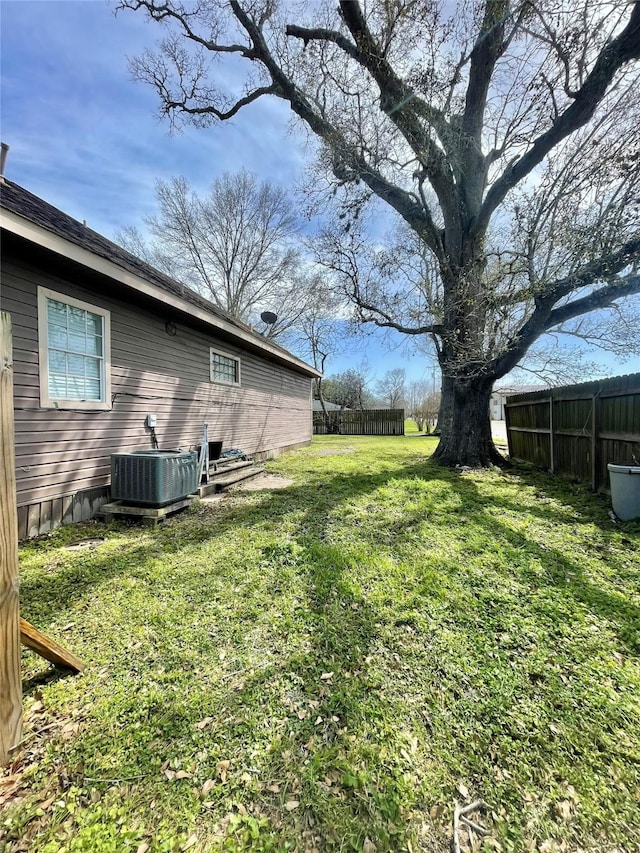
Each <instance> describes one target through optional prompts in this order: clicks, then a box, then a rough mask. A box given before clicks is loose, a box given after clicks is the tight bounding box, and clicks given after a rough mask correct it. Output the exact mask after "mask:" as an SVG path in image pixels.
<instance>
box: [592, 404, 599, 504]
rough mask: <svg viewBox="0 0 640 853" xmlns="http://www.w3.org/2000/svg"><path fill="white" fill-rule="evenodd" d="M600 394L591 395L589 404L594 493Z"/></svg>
mask: <svg viewBox="0 0 640 853" xmlns="http://www.w3.org/2000/svg"><path fill="white" fill-rule="evenodd" d="M600 406H601V403H600V394H599V392H596V393H595V394H594V395H593V400H592V403H591V488H592V489H593V491H594V492H596V491H597V490H598V487H599V485H600V435H599V433H600Z"/></svg>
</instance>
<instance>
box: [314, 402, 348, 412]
mask: <svg viewBox="0 0 640 853" xmlns="http://www.w3.org/2000/svg"><path fill="white" fill-rule="evenodd" d="M324 407H325V409H326V410H327V411H328V412H348V411H350V410H349V409H347V407H346V406H339V405H338V404H337V403H330V402H329V401H328V400H325V401H324ZM313 411H314V412H321V411H322V403H321V402H320V400H314V401H313Z"/></svg>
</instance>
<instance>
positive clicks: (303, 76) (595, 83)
mask: <svg viewBox="0 0 640 853" xmlns="http://www.w3.org/2000/svg"><path fill="white" fill-rule="evenodd" d="M120 6H121V7H127V8H132V9H142V10H144V11H145V12H146V13H148V15H149V16H150V17H151V18H152V19H153V20H155V21H157V22H160V23H162V24H164V25H167V36H166V38H165V39H164V40H163V42H162V43H161V45H160V48H159V52H158V53H156V54H153V53H147V54H145V55H144V56H142V57H141V58H140V59H139V60H138V61H137V62H136V63H135V65H134V72H135V74H136V75H137V77H138V78H139V79H141V80H145V81H147V82H148V83H149V84H151V85H152V86H153V87H154V88H155V90H156V92H157V93H158V95H159V98H160V101H161V109H162V111H163V112H164V113H165V114H166V115H167V116H169V117H170V118H171V120H176V119H178V118H183V119H185V120H187V121H192V122H194V123H195V124H197V125H200V126H206V125H209V124H211V123H213V122H216V121H225V120H227V119H230V118H232V117H233V116H235V115H236V114H237V113H238V112H239V110H241V109H243V108H244V107H246V106H247V105H248V104H250V103H252V102H254V101H256V100H257V99H258V98H262V97H266V96H273V97H276V98H279V99H281V100H283V101H285V102H286V103H287V104H288V105H289V107H290V108H291V110H292V112H293V114H294V115H295V116H297V118H298V119H300V121H301V122H302V123H303V124H304V125H305V126H306V127H307V128H308V130H309V131H310V132H311V134H313V135H315V137H317V138H318V140H319V141H320V143H321V145H320V152H319V163H320V166H321V168H322V169H323V170H324V174H325V175H327V176H328V177H329V179H330V183H331V184H332V185H333V186H332V187H330V189H332V190H336V191H338V192H339V198H340V200H341V203H342V210H341V213H340V215H341V216H342V217H343V218H342V220H341V222H342V225H343V230H342V237H343V238H344V239H345V240H349V239H350V238H351V235H352V234H353V229H354V227H355V226H356V225H357V223H358V222H360V221H361V220H362V213H363V211H365V210H366V208H367V206H370V205H371V204H372V200H374V199H375V200H377V202H378V203H383V204H384V205H386V207H387V209H388V210H391V211H393V212H394V213H395V214H396V215H397V217H398V218H399V220H401V221H403V222H404V223H405V225H406V227H407V228H408V229H409V231H410V232H411V233H412V234H413V235H414V236H415V239H416V240H417V241H418V242H419V243H420V245H421V247H422V251H421V253H420V254H421V256H422V257H424V258H428V268H429V270H430V271H431V270H435V272H436V279H435V280H434V282H433V283H432V284H435V286H436V290H435V291H433V293H432V295H433V300H432V305H429V304H428V301H427V300H426V299H424V300H422V301H420V300H419V301H418V302H417V303H416V305H415V311H414V316H410V315H408V313H407V311H406V309H405V305H404V302H403V300H402V295H401V294H399V297H400V298H398V299H394V300H391V301H389V300H388V299H387V295H386V293H385V292H381V290H380V287H379V282H377V281H376V280H375V276H373V277H372V276H368V275H366V276H364V278H363V277H362V275H361V271H360V264H359V261H360V259H359V258H357V259H356V260H357V262H358V263H357V264H356V271H355V275H354V276H353V277H352V280H351V283H350V286H351V288H352V298H353V299H354V301H355V302H356V304H357V305H358V306H359V309H360V310H361V312H362V315H363V319H365V320H368V321H370V322H374V323H378V324H379V325H386V326H390V327H392V328H395V329H398V330H399V331H400V332H403V333H405V334H409V335H416V336H421V337H424V336H431V338H432V340H433V343H434V346H435V347H436V351H437V356H438V361H439V364H440V367H441V370H442V393H443V409H444V410H445V411H446V417H443V423H442V425H441V426H442V436H441V440H440V443H439V445H438V448H437V450H436V457H437V458H439V459H440V461H441V462H442V463H443V464H447V465H456V464H465V465H487V464H490V463H491V462H494V461H495V462H499V461H500V456H499V454H498V453H497V451H496V450H495V448H494V446H493V443H492V440H491V429H490V422H489V397H490V394H491V388H492V386H493V384H494V382H495V381H496V380H497V379H500V378H501V377H503V376H504V375H506V374H507V373H508V372H509V371H510V370H511V369H512V368H513V367H515V365H517V364H518V363H519V362H521V361H522V359H523V357H524V355H525V354H526V352H527V350H528V349H529V348H530V347H531V346H532V344H533V343H534V342H535V341H536V340H537V339H538V338H539V337H540V336H541V335H543V334H544V333H546V332H548V331H549V330H554V329H558V328H560V327H565V328H566V327H570V326H571V325H572V324H574V323H575V321H576V320H577V318H580V317H582V316H583V315H585V314H589V313H590V312H593V311H599V310H609V309H610V308H611V306H614V305H622V304H623V302H622V300H624V299H625V298H627V297H630V296H632V295H633V294H637V293H639V292H640V275H638V274H637V263H638V257H639V255H640V228H639V224H638V223H639V219H640V211H639V203H638V187H639V184H640V157H639V156H638V155H639V153H640V151H639V149H640V133H639V129H640V120H639V115H640V104H639V101H640V99H639V98H638V94H637V93H638V91H639V89H640V80H639V74H638V63H637V60H638V59H640V3H638V2H630V3H620V2H616V1H615V0H603V1H602V2H598V3H592V2H588V0H573V2H568V0H556V2H553V3H552V2H549V0H515V1H514V2H509V0H484V2H480V0H476V2H472V0H470V2H468V3H464V4H447V3H444V2H442V3H438V2H435V0H433V2H431V0H397V2H393V3H391V2H372V3H369V4H367V5H366V6H364V5H361V4H360V3H359V2H356V0H338V3H337V8H336V5H335V4H334V0H331V2H326V3H324V2H313V3H308V4H305V3H299V4H296V5H295V7H294V9H295V12H293V11H292V12H291V14H292V15H293V14H295V22H294V23H290V22H287V15H288V14H289V12H290V11H291V9H290V7H289V6H288V5H286V4H282V5H279V4H278V3H277V2H273V0H229V1H228V2H226V0H225V2H223V0H220V2H216V0H210V2H207V3H203V4H198V5H196V6H188V7H187V6H185V5H183V4H182V3H181V2H174V0H121V3H120ZM225 58H228V59H229V60H230V61H232V62H234V63H235V64H234V70H235V69H237V67H238V66H240V65H241V64H242V63H243V62H244V63H245V67H246V69H247V74H248V76H247V78H246V80H245V81H244V84H243V85H242V86H241V87H239V88H238V89H237V90H236V91H231V90H222V89H221V88H220V86H219V84H218V80H219V79H220V78H219V77H214V76H213V75H212V74H211V72H210V66H211V62H210V60H211V59H214V60H217V61H224V59H225ZM233 79H237V78H235V75H234V78H233ZM363 233H364V232H363ZM386 269H387V270H388V275H387V278H386V281H387V282H388V283H389V285H390V287H391V288H392V290H393V289H394V288H395V289H396V292H398V288H396V278H395V276H394V275H393V274H392V270H393V267H392V266H391V265H389V264H387V266H386ZM407 283H408V285H409V287H410V288H412V287H413V285H414V284H415V282H413V281H411V280H409V279H407ZM369 285H371V287H369ZM430 286H431V285H430ZM411 292H415V291H413V290H412V291H411ZM418 295H419V294H418ZM621 310H622V309H621ZM445 403H446V406H445Z"/></svg>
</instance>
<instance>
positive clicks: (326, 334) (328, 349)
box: [290, 277, 343, 415]
mask: <svg viewBox="0 0 640 853" xmlns="http://www.w3.org/2000/svg"><path fill="white" fill-rule="evenodd" d="M306 292H307V293H308V295H309V296H308V300H307V305H306V308H305V310H304V311H303V312H302V314H301V315H300V317H299V319H298V321H297V323H296V324H295V329H293V330H292V331H291V333H290V343H291V345H292V346H293V347H294V348H295V349H296V351H297V352H299V353H300V355H301V356H302V357H303V358H307V359H309V360H310V361H311V363H312V364H313V366H314V367H315V368H316V369H317V370H319V371H320V372H321V373H322V374H323V375H324V371H325V368H326V365H327V360H328V359H329V358H330V357H331V356H332V355H335V353H336V352H337V351H338V349H339V347H340V335H339V334H338V328H337V321H338V318H339V315H340V311H341V309H342V307H343V300H342V299H341V298H340V297H339V296H338V295H337V294H334V293H331V291H328V290H327V289H326V288H325V287H323V283H322V281H321V280H320V279H319V277H316V278H314V280H313V282H312V283H311V284H310V285H309V286H308V287H307V288H306ZM314 391H315V396H316V397H317V399H318V400H319V401H320V405H321V406H322V411H323V413H324V414H325V415H326V414H327V409H326V406H325V399H324V393H323V376H320V377H319V378H318V379H316V380H315V388H314Z"/></svg>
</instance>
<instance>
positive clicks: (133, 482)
mask: <svg viewBox="0 0 640 853" xmlns="http://www.w3.org/2000/svg"><path fill="white" fill-rule="evenodd" d="M197 486H198V456H197V454H196V453H193V452H190V451H182V450H138V451H135V452H133V453H114V454H112V456H111V499H112V500H116V501H125V502H126V503H131V504H139V505H140V506H165V505H166V504H169V503H172V501H177V500H180V499H181V498H184V497H186V495H190V494H191V493H192V492H195V490H196V488H197Z"/></svg>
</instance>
